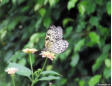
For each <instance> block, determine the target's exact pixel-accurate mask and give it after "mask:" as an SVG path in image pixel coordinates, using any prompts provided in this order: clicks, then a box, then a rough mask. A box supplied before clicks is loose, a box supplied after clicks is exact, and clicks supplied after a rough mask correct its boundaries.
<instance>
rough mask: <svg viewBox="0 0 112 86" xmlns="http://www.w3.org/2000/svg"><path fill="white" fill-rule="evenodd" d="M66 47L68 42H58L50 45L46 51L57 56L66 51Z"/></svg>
mask: <svg viewBox="0 0 112 86" xmlns="http://www.w3.org/2000/svg"><path fill="white" fill-rule="evenodd" d="M67 47H68V42H67V41H66V40H59V41H57V42H55V43H54V44H53V45H51V46H50V47H49V48H48V50H49V51H51V52H53V53H56V54H59V53H62V52H64V51H65V50H66V49H67Z"/></svg>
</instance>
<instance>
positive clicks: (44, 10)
mask: <svg viewBox="0 0 112 86" xmlns="http://www.w3.org/2000/svg"><path fill="white" fill-rule="evenodd" d="M39 13H40V15H41V16H44V15H45V13H46V9H45V8H41V9H40V10H39Z"/></svg>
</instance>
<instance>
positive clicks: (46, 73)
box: [41, 70, 60, 76]
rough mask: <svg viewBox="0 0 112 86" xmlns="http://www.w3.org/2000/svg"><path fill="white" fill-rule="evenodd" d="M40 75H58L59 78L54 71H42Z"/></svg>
mask: <svg viewBox="0 0 112 86" xmlns="http://www.w3.org/2000/svg"><path fill="white" fill-rule="evenodd" d="M41 74H42V75H48V74H49V75H59V76H60V74H59V73H57V72H55V71H51V70H49V71H43V72H42V73H41Z"/></svg>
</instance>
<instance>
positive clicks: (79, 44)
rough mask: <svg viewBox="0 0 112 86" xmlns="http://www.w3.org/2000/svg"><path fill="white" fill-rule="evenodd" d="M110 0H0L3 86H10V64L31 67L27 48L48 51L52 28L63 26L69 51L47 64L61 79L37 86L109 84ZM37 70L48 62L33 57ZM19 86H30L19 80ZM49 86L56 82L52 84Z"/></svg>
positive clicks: (40, 83)
mask: <svg viewBox="0 0 112 86" xmlns="http://www.w3.org/2000/svg"><path fill="white" fill-rule="evenodd" d="M110 18H111V3H110V0H0V86H12V85H11V80H10V76H9V75H8V74H7V73H5V72H4V70H5V68H6V67H7V65H8V63H9V62H16V63H19V64H22V65H26V66H27V67H29V59H28V58H27V55H26V54H24V53H23V52H22V49H23V48H26V47H29V48H36V49H38V50H39V51H40V50H42V49H43V48H44V41H45V34H46V32H47V30H48V27H49V26H50V25H52V24H54V25H56V26H62V27H63V30H64V39H66V40H67V41H68V42H69V48H68V49H67V50H66V51H65V52H64V53H62V54H60V55H57V57H56V59H55V60H54V61H50V60H49V61H48V63H47V67H46V70H54V71H56V72H58V73H60V74H61V75H62V77H61V79H60V80H53V81H41V82H39V83H38V84H36V85H35V86H97V84H98V83H100V84H109V83H111V80H110V78H111V53H110V49H111V47H110V43H111V29H110V28H111V24H110V23H111V20H110ZM34 56H35V57H34V58H33V67H34V69H35V70H36V69H38V68H40V67H42V65H43V62H44V60H45V59H43V58H41V56H39V55H38V54H35V55H34ZM15 79H16V86H30V81H29V80H28V79H27V78H26V77H22V76H19V75H16V78H15ZM49 83H52V85H51V84H50V85H49Z"/></svg>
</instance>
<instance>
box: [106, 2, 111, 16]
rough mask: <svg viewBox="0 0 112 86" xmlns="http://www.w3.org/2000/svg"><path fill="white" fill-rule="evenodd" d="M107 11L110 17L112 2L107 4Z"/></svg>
mask: <svg viewBox="0 0 112 86" xmlns="http://www.w3.org/2000/svg"><path fill="white" fill-rule="evenodd" d="M106 9H107V13H108V15H110V14H111V2H110V1H108V2H107V5H106Z"/></svg>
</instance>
